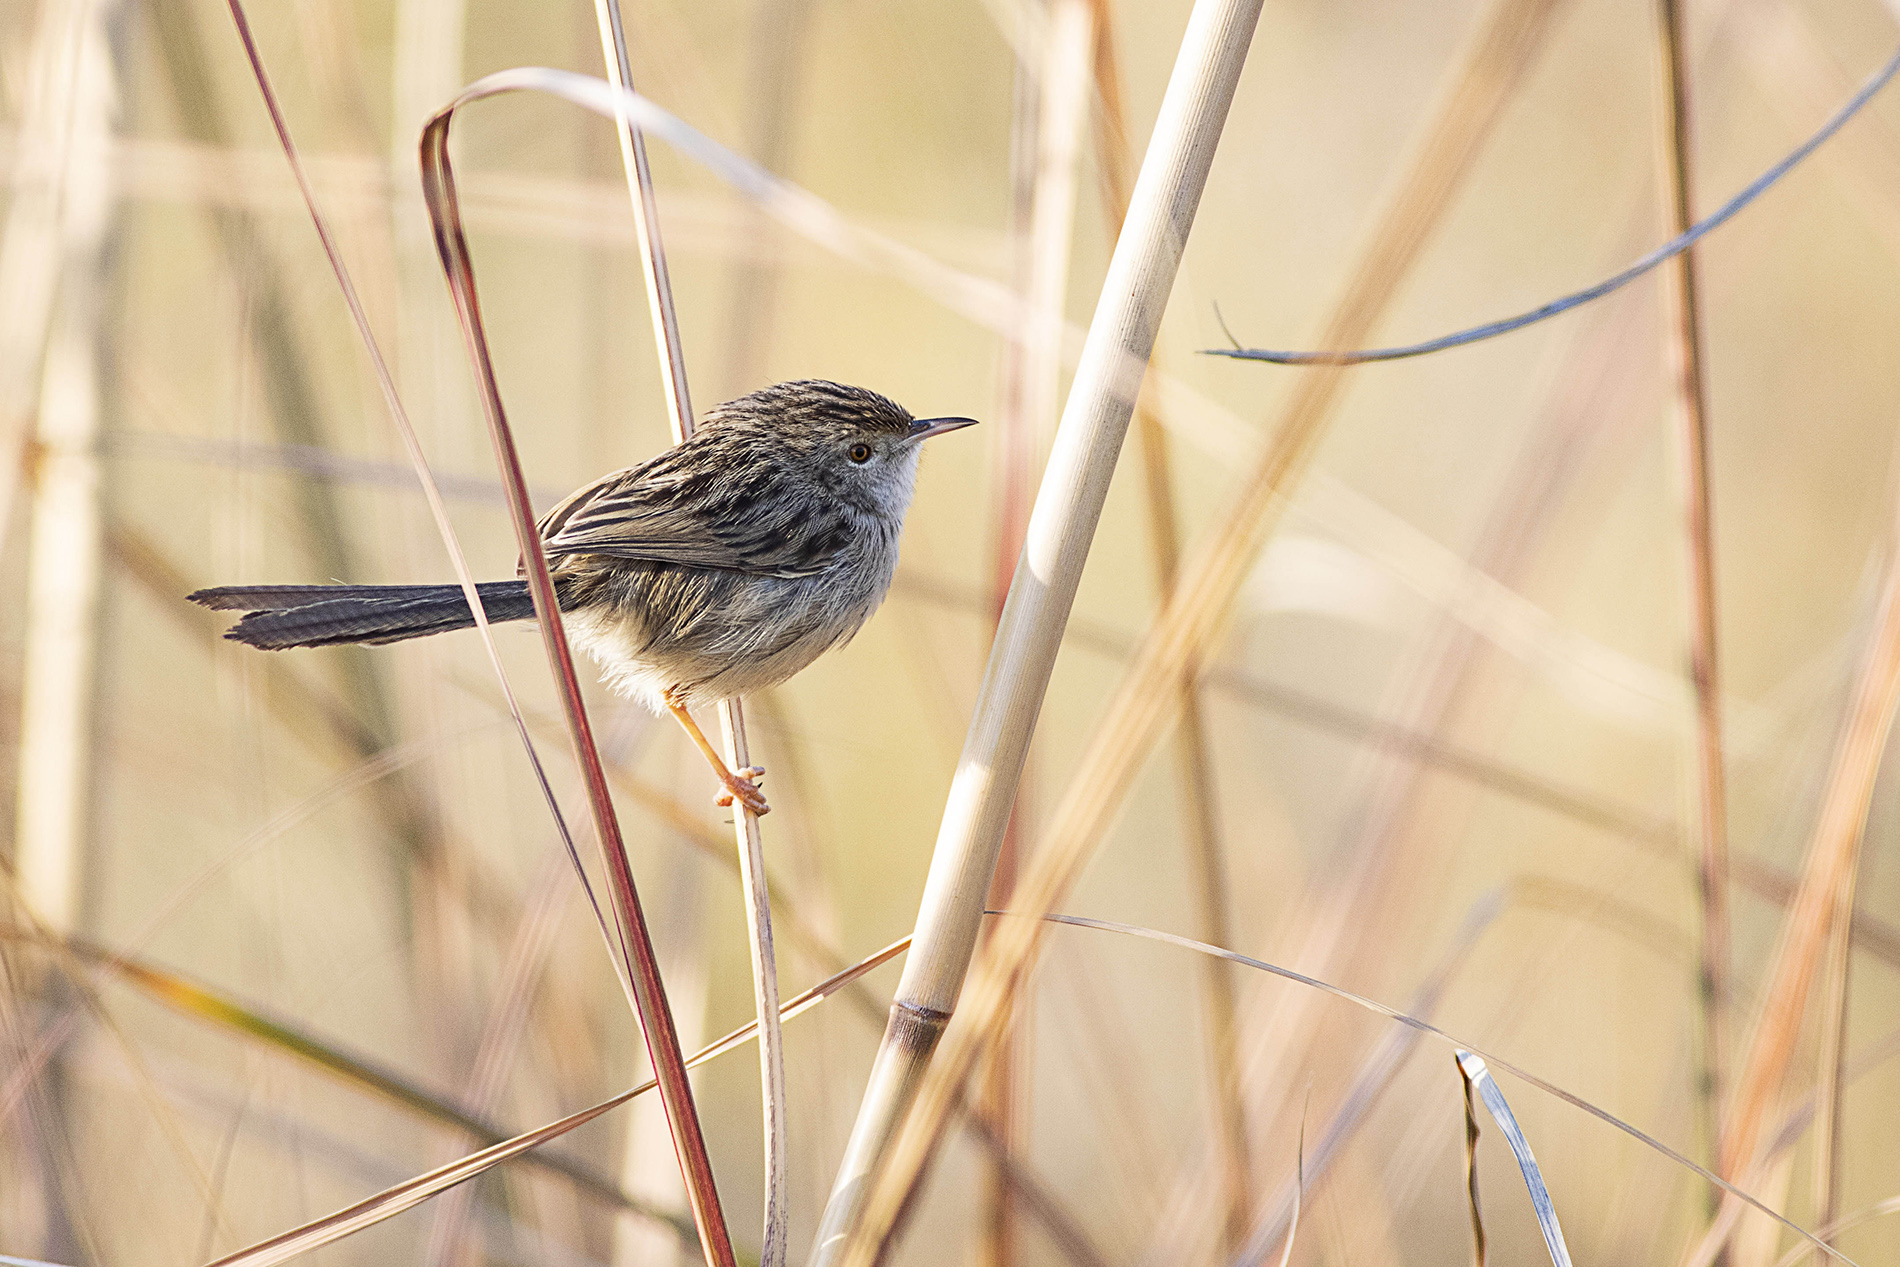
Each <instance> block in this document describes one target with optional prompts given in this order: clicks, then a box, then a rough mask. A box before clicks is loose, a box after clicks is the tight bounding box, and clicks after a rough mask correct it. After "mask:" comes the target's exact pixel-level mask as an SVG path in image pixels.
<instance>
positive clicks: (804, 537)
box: [541, 449, 849, 577]
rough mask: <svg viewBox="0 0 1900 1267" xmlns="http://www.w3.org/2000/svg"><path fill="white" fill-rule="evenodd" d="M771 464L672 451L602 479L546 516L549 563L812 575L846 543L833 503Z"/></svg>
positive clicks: (543, 530)
mask: <svg viewBox="0 0 1900 1267" xmlns="http://www.w3.org/2000/svg"><path fill="white" fill-rule="evenodd" d="M795 480H796V477H795V476H793V475H792V474H791V473H790V472H788V471H787V470H786V469H785V468H784V467H783V466H782V465H781V464H779V463H776V462H773V461H772V460H770V458H769V457H768V458H765V459H764V460H759V461H751V462H746V463H744V464H743V465H742V466H740V467H739V468H738V469H736V470H735V469H725V470H712V469H709V468H708V466H707V465H706V464H705V463H704V462H703V461H700V462H695V461H692V460H690V459H688V458H686V456H685V455H684V454H683V451H682V450H680V449H672V450H669V451H668V452H666V453H663V454H661V455H659V457H657V458H654V459H653V460H652V461H649V462H645V463H642V464H641V465H639V466H635V467H629V468H628V469H626V470H624V471H616V472H615V473H614V474H612V475H609V476H606V477H604V478H603V479H600V480H596V481H595V482H594V483H592V484H589V485H588V486H587V487H585V488H582V489H580V490H578V491H576V492H575V493H573V494H572V495H571V496H569V497H568V498H567V500H566V501H564V502H562V503H561V504H560V505H558V506H556V507H555V508H554V509H553V510H551V511H549V512H548V513H547V515H546V516H545V517H544V518H543V519H542V520H541V537H542V541H543V543H544V544H545V546H546V548H547V552H548V554H549V555H550V556H553V557H559V556H561V555H568V554H600V555H609V556H612V557H615V558H622V559H645V560H649V561H651V562H655V563H677V564H681V565H684V566H687V567H704V568H723V569H725V570H728V571H733V572H745V573H748V574H751V575H755V576H777V577H798V576H810V575H812V574H813V573H816V572H821V571H823V570H824V569H825V568H826V567H828V566H829V565H830V564H831V563H832V562H833V561H834V560H835V559H836V558H837V556H838V555H839V553H840V552H841V551H842V550H843V548H844V546H845V544H846V543H847V542H848V540H849V534H848V530H847V525H846V523H845V520H844V516H843V515H842V514H840V513H839V512H838V511H837V509H836V507H835V505H832V504H829V503H828V502H827V501H825V500H824V499H820V498H817V497H815V496H813V495H812V494H811V493H809V492H806V491H805V490H804V489H802V488H799V487H797V486H796V485H795Z"/></svg>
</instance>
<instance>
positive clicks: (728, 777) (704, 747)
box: [665, 691, 772, 815]
mask: <svg viewBox="0 0 1900 1267" xmlns="http://www.w3.org/2000/svg"><path fill="white" fill-rule="evenodd" d="M665 698H666V708H667V711H668V712H670V713H672V714H673V716H674V717H676V718H678V719H679V724H680V725H681V726H683V727H685V728H686V733H687V734H688V735H690V736H691V737H692V740H693V743H694V745H695V746H697V747H698V748H699V750H700V752H701V753H702V754H704V755H705V758H706V762H707V764H708V765H710V766H712V768H713V773H714V774H716V775H718V776H719V781H720V782H721V783H722V784H724V785H725V788H726V790H725V793H724V794H723V795H721V796H720V797H718V798H717V799H716V800H715V801H714V802H713V803H714V804H716V805H730V804H732V802H733V800H734V799H735V798H736V799H737V800H738V802H739V803H740V804H741V805H743V806H745V807H746V809H748V810H750V811H751V812H752V813H753V814H754V815H763V814H769V813H771V812H772V807H771V806H770V805H767V804H766V803H765V793H763V792H761V791H759V785H758V783H757V782H756V781H755V780H757V779H758V778H759V777H760V776H762V775H763V774H764V773H765V770H764V769H763V768H762V767H760V766H755V765H749V766H747V767H746V768H745V769H743V770H741V771H739V772H738V773H737V774H734V773H733V772H732V771H731V770H730V769H728V768H727V767H726V763H725V760H724V759H723V758H721V757H720V755H719V750H718V749H717V748H715V747H713V746H712V741H711V740H709V739H707V738H706V732H705V731H703V730H701V729H700V728H699V723H698V722H696V721H694V720H693V715H692V714H691V713H689V712H687V711H686V705H684V704H682V703H680V702H679V699H678V698H677V697H676V696H675V695H674V694H673V693H672V692H671V691H668V692H667V694H666V697H665Z"/></svg>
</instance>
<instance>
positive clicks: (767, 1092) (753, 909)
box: [595, 0, 788, 1267]
mask: <svg viewBox="0 0 1900 1267" xmlns="http://www.w3.org/2000/svg"><path fill="white" fill-rule="evenodd" d="M595 13H596V15H597V16H598V18H599V22H600V39H601V47H602V51H603V53H604V55H605V58H606V64H607V79H608V82H609V83H611V84H612V85H613V86H614V87H615V88H616V89H621V90H625V91H631V90H632V88H633V68H632V64H631V62H630V61H629V59H628V54H627V33H626V27H625V25H624V24H623V23H622V21H621V17H620V0H595ZM615 100H616V103H618V102H619V100H620V99H619V97H618V96H616V98H615ZM615 125H616V126H615V132H616V133H617V135H618V138H619V141H620V158H621V165H622V166H623V167H624V168H625V170H626V175H627V192H628V194H629V195H630V196H631V197H632V201H633V221H634V233H635V236H636V237H637V238H638V240H639V244H640V266H641V270H642V272H643V273H644V275H645V277H646V283H647V302H648V306H649V308H650V309H651V312H652V318H653V337H654V341H655V343H656V345H657V351H658V353H659V362H660V380H661V382H662V384H663V385H664V386H665V388H666V406H667V418H668V421H669V422H670V423H671V425H672V429H673V442H674V443H675V444H680V443H683V442H684V441H685V440H686V438H687V437H688V436H690V435H692V434H693V425H694V419H693V402H692V398H691V396H690V395H689V394H688V391H687V381H686V353H685V349H684V345H683V344H682V343H681V341H680V332H679V316H678V313H677V311H676V309H675V307H674V304H673V283H672V278H671V274H670V273H669V272H668V270H667V266H666V247H665V244H664V243H663V242H662V240H661V237H660V221H659V209H658V206H657V204H656V202H655V200H654V193H653V173H652V171H651V170H650V169H649V167H648V164H647V149H646V139H645V138H644V137H643V136H642V135H641V134H640V129H639V128H637V127H635V126H634V124H633V120H632V119H631V118H630V117H628V115H627V114H626V112H625V110H624V109H621V110H619V111H617V113H616V117H615ZM719 729H720V733H721V735H722V736H723V739H724V742H725V748H726V763H727V765H728V766H729V767H730V768H731V769H734V770H743V769H745V768H747V767H749V766H750V765H751V764H752V758H751V750H750V745H749V744H748V743H747V741H746V730H745V712H744V708H743V706H742V705H741V703H740V702H739V701H738V700H737V699H728V700H721V701H720V703H719ZM732 824H733V834H734V836H735V837H736V839H737V844H738V848H739V859H740V863H739V875H740V879H741V881H742V883H743V884H744V887H745V893H746V931H747V932H748V933H749V934H750V937H749V942H750V949H751V957H752V996H753V1002H754V1003H755V1004H756V1006H757V1008H758V1016H759V1083H760V1100H761V1113H762V1117H763V1133H764V1139H765V1162H764V1166H765V1215H764V1224H765V1226H764V1237H763V1241H762V1243H761V1245H760V1248H759V1262H760V1265H761V1267H779V1265H780V1264H782V1263H783V1262H784V1261H785V1246H786V1235H787V1215H788V1210H787V1191H788V1180H787V1176H786V1173H785V1169H786V1167H785V1158H786V1151H787V1147H786V1110H785V1040H784V1037H783V1033H782V1031H781V1029H780V1026H779V1016H778V1013H779V990H778V959H777V955H776V953H775V951H774V948H773V945H772V904H771V899H770V897H769V895H768V894H767V892H766V882H765V846H764V843H763V842H762V841H761V839H760V836H759V819H758V816H757V815H756V814H754V813H753V812H752V811H751V810H749V809H747V808H746V806H745V805H744V804H743V803H742V802H740V801H739V800H738V798H736V797H735V798H734V799H733V806H732Z"/></svg>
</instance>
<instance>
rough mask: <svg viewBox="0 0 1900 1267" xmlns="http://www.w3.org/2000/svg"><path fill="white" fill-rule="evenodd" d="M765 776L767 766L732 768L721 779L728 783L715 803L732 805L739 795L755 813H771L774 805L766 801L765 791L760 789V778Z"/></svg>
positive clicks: (745, 804)
mask: <svg viewBox="0 0 1900 1267" xmlns="http://www.w3.org/2000/svg"><path fill="white" fill-rule="evenodd" d="M764 777H765V767H763V766H756V765H749V766H747V767H746V768H745V769H743V770H731V771H727V772H726V774H725V775H724V776H723V777H722V778H721V779H720V782H721V783H724V784H725V785H726V790H725V792H724V793H723V794H722V795H720V796H719V797H717V798H715V799H714V801H713V804H715V805H730V804H732V802H733V798H734V797H737V798H738V799H739V801H740V802H741V803H742V804H744V806H745V807H746V808H747V809H749V810H751V811H752V812H753V813H754V814H769V813H771V812H772V807H771V806H770V805H767V804H766V803H765V793H763V792H761V791H759V780H760V779H762V778H764Z"/></svg>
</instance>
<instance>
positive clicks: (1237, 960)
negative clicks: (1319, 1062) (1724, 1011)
mask: <svg viewBox="0 0 1900 1267" xmlns="http://www.w3.org/2000/svg"><path fill="white" fill-rule="evenodd" d="M1011 918H1018V919H1020V918H1027V917H1026V916H1018V915H1014V914H1012V915H1011ZM1039 920H1040V922H1042V923H1048V924H1065V925H1068V926H1069V927H1072V928H1088V929H1094V930H1096V931H1098V932H1105V933H1119V934H1121V935H1122V936H1125V937H1141V938H1144V939H1146V940H1148V941H1156V942H1160V943H1162V944H1163V945H1167V946H1174V947H1178V948H1179V949H1182V950H1191V951H1193V952H1194V953H1196V954H1201V955H1212V956H1214V957H1215V958H1216V959H1224V960H1226V961H1227V962H1228V963H1233V964H1239V965H1240V966H1241V967H1244V968H1253V969H1256V970H1258V971H1260V972H1269V973H1272V974H1273V975H1274V976H1276V977H1280V978H1281V979H1283V980H1286V981H1291V982H1293V983H1294V984H1296V985H1303V986H1306V987H1307V988H1309V989H1313V990H1318V991H1320V992H1322V993H1324V994H1329V995H1331V996H1332V997H1333V998H1336V999H1339V1000H1341V1001H1342V1002H1345V1003H1350V1004H1352V1005H1353V1006H1354V1007H1357V1008H1361V1009H1363V1010H1365V1011H1367V1012H1371V1013H1373V1014H1374V1015H1376V1016H1383V1017H1385V1018H1386V1019H1387V1020H1390V1021H1396V1022H1398V1023H1399V1024H1400V1025H1404V1026H1407V1027H1409V1028H1411V1029H1414V1030H1417V1031H1418V1032H1419V1033H1421V1034H1425V1035H1428V1036H1430V1037H1432V1038H1436V1039H1438V1040H1439V1041H1441V1042H1444V1043H1447V1044H1449V1045H1450V1046H1451V1047H1452V1048H1453V1049H1455V1050H1458V1051H1464V1052H1468V1053H1471V1054H1472V1055H1474V1056H1479V1057H1482V1058H1483V1059H1484V1060H1485V1061H1486V1062H1488V1063H1489V1064H1492V1065H1495V1066H1497V1067H1498V1068H1499V1069H1502V1070H1504V1071H1505V1072H1506V1073H1508V1074H1510V1075H1511V1076H1512V1077H1514V1078H1518V1079H1520V1080H1522V1081H1524V1082H1527V1083H1529V1084H1530V1085H1531V1086H1533V1087H1536V1088H1537V1089H1538V1090H1539V1091H1542V1092H1544V1093H1545V1094H1546V1095H1551V1096H1555V1097H1556V1098H1557V1099H1559V1100H1562V1101H1563V1102H1564V1103H1565V1104H1568V1105H1570V1106H1571V1107H1572V1108H1574V1109H1580V1110H1582V1111H1583V1112H1585V1113H1588V1114H1589V1115H1590V1116H1591V1117H1593V1118H1595V1119H1596V1120H1597V1121H1599V1122H1602V1123H1604V1124H1605V1125H1607V1126H1612V1127H1614V1128H1616V1129H1617V1130H1619V1131H1621V1132H1622V1133H1623V1134H1625V1135H1627V1136H1629V1137H1630V1138H1631V1139H1633V1140H1635V1141H1636V1142H1637V1143H1639V1144H1642V1145H1644V1146H1645V1147H1647V1148H1649V1149H1651V1150H1653V1151H1654V1152H1657V1153H1660V1154H1661V1155H1662V1156H1664V1157H1666V1158H1668V1159H1669V1160H1670V1161H1672V1162H1674V1163H1676V1164H1677V1165H1678V1166H1681V1167H1682V1168H1683V1169H1685V1170H1689V1171H1692V1172H1694V1173H1695V1174H1697V1175H1700V1176H1701V1177H1702V1178H1703V1179H1704V1180H1705V1181H1707V1182H1708V1183H1710V1184H1712V1185H1714V1186H1715V1187H1717V1188H1720V1189H1721V1190H1722V1191H1723V1192H1725V1193H1727V1194H1728V1195H1729V1196H1731V1197H1733V1198H1735V1199H1736V1200H1737V1201H1738V1202H1740V1203H1741V1204H1743V1205H1746V1206H1749V1207H1752V1208H1753V1209H1755V1210H1758V1211H1760V1212H1761V1213H1763V1214H1765V1215H1767V1216H1768V1217H1769V1218H1771V1219H1773V1220H1774V1221H1775V1222H1777V1223H1779V1224H1781V1225H1782V1226H1783V1227H1785V1228H1787V1229H1788V1230H1789V1231H1791V1232H1793V1233H1794V1234H1795V1235H1796V1236H1799V1237H1801V1238H1802V1240H1803V1241H1805V1242H1807V1243H1808V1244H1809V1245H1811V1246H1813V1247H1814V1248H1815V1249H1816V1250H1818V1251H1820V1252H1821V1253H1823V1254H1825V1255H1826V1256H1827V1257H1829V1258H1832V1259H1834V1260H1836V1261H1838V1262H1842V1263H1848V1264H1853V1263H1854V1260H1853V1259H1851V1258H1849V1257H1848V1256H1847V1255H1845V1254H1843V1253H1841V1252H1840V1251H1839V1250H1837V1249H1835V1248H1834V1247H1833V1246H1831V1245H1828V1244H1826V1243H1825V1242H1823V1241H1822V1240H1821V1239H1820V1238H1819V1237H1817V1236H1815V1235H1814V1234H1813V1233H1812V1232H1810V1231H1808V1230H1807V1229H1806V1228H1804V1227H1802V1226H1801V1225H1800V1224H1798V1223H1795V1222H1794V1221H1793V1220H1791V1219H1789V1218H1787V1217H1786V1216H1784V1215H1781V1214H1778V1213H1776V1212H1775V1211H1774V1210H1772V1209H1770V1208H1769V1207H1768V1206H1766V1205H1765V1204H1763V1203H1762V1202H1761V1201H1760V1200H1758V1199H1757V1198H1756V1197H1754V1196H1753V1195H1752V1194H1750V1193H1748V1192H1745V1191H1743V1190H1742V1189H1741V1188H1739V1187H1737V1186H1736V1185H1735V1184H1733V1183H1731V1182H1730V1181H1729V1180H1727V1179H1724V1178H1723V1177H1722V1176H1720V1175H1718V1174H1716V1173H1715V1172H1714V1171H1712V1170H1710V1169H1708V1168H1707V1167H1706V1166H1701V1165H1698V1164H1696V1162H1695V1161H1693V1160H1691V1159H1690V1158H1688V1157H1685V1156H1684V1155H1683V1154H1681V1153H1679V1152H1677V1151H1676V1150H1675V1149H1673V1148H1671V1147H1669V1145H1667V1144H1665V1143H1663V1142H1662V1141H1661V1140H1659V1139H1657V1138H1656V1137H1655V1136H1653V1135H1650V1134H1648V1133H1647V1132H1645V1131H1643V1130H1640V1129H1638V1128H1637V1127H1635V1126H1632V1125H1631V1124H1630V1123H1628V1122H1625V1121H1624V1120H1623V1119H1622V1118H1620V1117H1617V1116H1616V1115H1615V1114H1614V1113H1611V1112H1609V1111H1608V1110H1607V1109H1602V1108H1599V1107H1597V1106H1596V1105H1595V1104H1592V1103H1591V1102H1590V1101H1588V1100H1586V1099H1584V1098H1583V1097H1582V1096H1579V1095H1576V1094H1574V1093H1572V1092H1569V1091H1566V1090H1564V1089H1563V1088H1562V1087H1560V1086H1558V1085H1556V1084H1555V1083H1553V1082H1549V1081H1547V1080H1545V1079H1543V1078H1540V1077H1538V1076H1537V1075H1536V1074H1534V1073H1531V1072H1530V1071H1529V1070H1527V1069H1524V1068H1522V1067H1520V1066H1518V1065H1515V1064H1513V1063H1511V1062H1510V1061H1508V1060H1505V1059H1504V1058H1503V1057H1501V1056H1498V1055H1495V1054H1493V1053H1491V1052H1487V1051H1484V1050H1483V1049H1482V1048H1479V1047H1476V1046H1474V1045H1473V1044H1471V1043H1467V1042H1465V1041H1464V1040H1462V1039H1460V1038H1458V1037H1457V1036H1456V1035H1454V1034H1451V1033H1448V1032H1447V1031H1445V1030H1443V1029H1440V1028H1439V1027H1438V1026H1436V1025H1434V1024H1432V1023H1431V1022H1430V1021H1425V1020H1421V1019H1420V1018H1418V1017H1417V1016H1414V1015H1412V1014H1411V1013H1409V1012H1402V1011H1400V1010H1399V1009H1398V1008H1395V1007H1389V1006H1387V1005H1386V1004H1384V1003H1380V1002H1379V1001H1378V1000H1376V999H1369V998H1367V997H1365V996H1364V995H1362V994H1354V993H1353V992H1352V991H1350V990H1344V989H1341V988H1340V987H1339V986H1336V985H1334V984H1332V983H1331V982H1329V981H1321V980H1320V979H1319V978H1317V977H1309V976H1307V975H1306V974H1305V973H1303V972H1295V971H1293V969H1291V968H1283V967H1281V966H1280V965H1279V964H1274V963H1268V962H1267V961H1266V960H1264V959H1255V958H1254V957H1253V956H1251V955H1243V954H1241V953H1240V952H1239V951H1235V950H1228V949H1226V948H1224V947H1221V946H1210V945H1208V944H1207V943H1205V942H1199V941H1195V940H1194V939H1193V938H1190V937H1180V936H1177V935H1175V934H1174V933H1167V932H1162V931H1160V930H1159V929H1154V928H1142V927H1139V926H1137V925H1134V924H1122V923H1118V922H1116V921H1114V920H1106V919H1089V918H1087V917H1085V916H1081V915H1058V914H1043V915H1041V916H1040V917H1039ZM1500 1098H1502V1097H1501V1096H1500ZM1507 1107H1508V1106H1507ZM1500 1129H1502V1128H1501V1127H1500ZM1566 1261H1567V1260H1566ZM1856 1267H1857V1265H1856Z"/></svg>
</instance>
